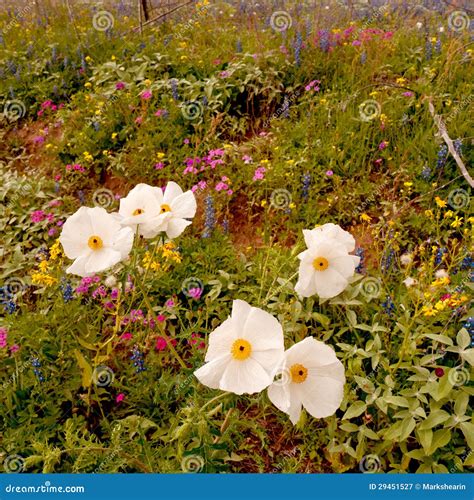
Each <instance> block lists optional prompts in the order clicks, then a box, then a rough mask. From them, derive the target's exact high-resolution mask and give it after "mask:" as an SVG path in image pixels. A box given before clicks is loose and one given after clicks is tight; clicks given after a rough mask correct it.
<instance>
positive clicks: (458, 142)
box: [453, 139, 462, 156]
mask: <svg viewBox="0 0 474 500" xmlns="http://www.w3.org/2000/svg"><path fill="white" fill-rule="evenodd" d="M453 146H454V150H455V151H456V153H457V154H458V155H459V156H462V140H461V139H455V140H454V141H453Z"/></svg>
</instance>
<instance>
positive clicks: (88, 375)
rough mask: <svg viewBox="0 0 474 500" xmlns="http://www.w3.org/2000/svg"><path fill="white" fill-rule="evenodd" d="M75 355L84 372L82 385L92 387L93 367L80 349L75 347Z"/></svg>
mask: <svg viewBox="0 0 474 500" xmlns="http://www.w3.org/2000/svg"><path fill="white" fill-rule="evenodd" d="M74 355H75V356H76V359H77V364H78V365H79V368H80V369H81V372H82V386H83V387H86V388H87V387H90V386H91V383H92V367H91V365H90V364H89V363H88V362H87V361H86V358H84V356H83V355H82V353H81V352H80V351H79V350H78V349H74Z"/></svg>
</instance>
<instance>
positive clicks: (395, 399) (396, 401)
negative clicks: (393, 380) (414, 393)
mask: <svg viewBox="0 0 474 500" xmlns="http://www.w3.org/2000/svg"><path fill="white" fill-rule="evenodd" d="M385 401H387V403H389V404H392V405H395V406H401V407H402V408H408V407H409V406H410V404H409V403H408V400H407V398H403V397H401V396H386V397H385Z"/></svg>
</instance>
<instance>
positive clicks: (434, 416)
mask: <svg viewBox="0 0 474 500" xmlns="http://www.w3.org/2000/svg"><path fill="white" fill-rule="evenodd" d="M449 416H450V415H449V413H447V412H446V411H444V410H434V411H432V412H431V413H430V414H429V415H428V417H427V419H426V420H424V421H423V422H422V423H421V424H420V425H419V427H418V429H419V430H420V431H421V430H426V429H432V428H433V427H436V426H437V425H440V424H442V423H443V422H446V420H448V418H449Z"/></svg>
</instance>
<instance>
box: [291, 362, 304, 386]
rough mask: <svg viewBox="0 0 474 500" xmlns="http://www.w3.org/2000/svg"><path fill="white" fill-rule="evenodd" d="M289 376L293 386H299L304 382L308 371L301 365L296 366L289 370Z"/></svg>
mask: <svg viewBox="0 0 474 500" xmlns="http://www.w3.org/2000/svg"><path fill="white" fill-rule="evenodd" d="M290 374H291V380H292V382H294V383H295V384H301V382H304V381H305V380H306V377H307V376H308V369H307V368H305V367H304V366H303V365H300V364H296V365H293V366H292V367H291V368H290Z"/></svg>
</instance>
